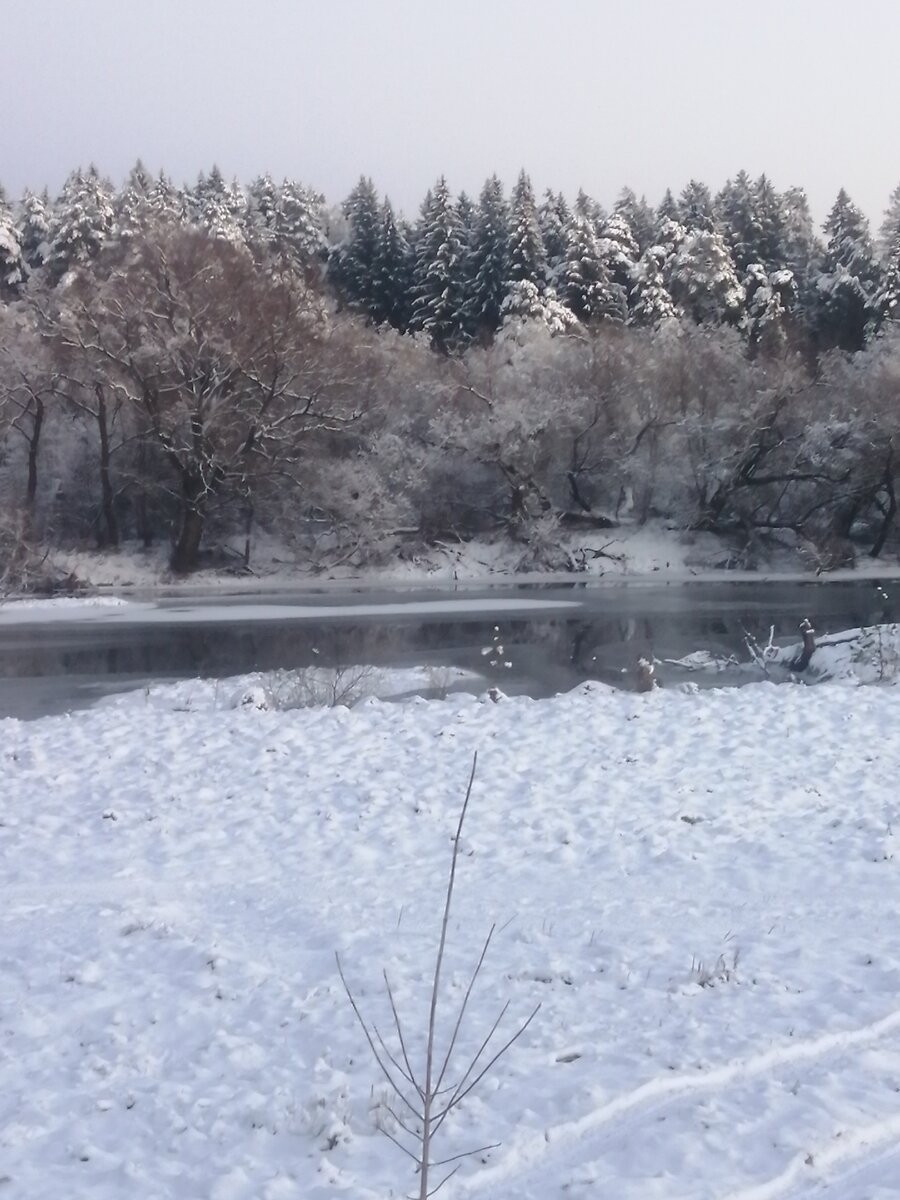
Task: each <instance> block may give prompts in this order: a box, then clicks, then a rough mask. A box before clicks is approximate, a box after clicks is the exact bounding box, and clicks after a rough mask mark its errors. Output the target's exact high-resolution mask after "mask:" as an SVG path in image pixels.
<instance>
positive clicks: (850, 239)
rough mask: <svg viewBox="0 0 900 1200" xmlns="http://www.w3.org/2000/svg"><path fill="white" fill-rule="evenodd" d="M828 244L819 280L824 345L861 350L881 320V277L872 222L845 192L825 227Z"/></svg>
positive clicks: (820, 328)
mask: <svg viewBox="0 0 900 1200" xmlns="http://www.w3.org/2000/svg"><path fill="white" fill-rule="evenodd" d="M825 232H826V234H827V235H828V242H827V244H826V247H825V256H824V269H823V272H822V274H821V275H820V276H819V278H818V281H817V287H818V312H817V319H816V326H817V330H818V334H819V338H820V340H821V341H822V343H823V344H824V345H831V346H838V347H839V348H840V349H842V350H851V351H853V350H861V349H862V347H863V345H864V343H865V339H866V328H867V326H868V325H869V323H870V322H871V321H873V320H875V319H877V313H876V311H875V301H876V296H877V294H878V291H879V272H878V265H877V263H876V261H875V252H874V249H873V246H872V238H871V235H870V233H869V222H868V221H867V220H866V218H865V216H864V215H863V214H862V213H861V212H860V210H859V209H858V208H857V207H856V205H855V204H854V203H853V201H852V200H851V199H850V197H849V196H848V195H847V193H846V192H845V191H844V189H843V188H841V190H840V192H839V193H838V196H837V199H836V200H835V202H834V205H833V206H832V209H831V212H830V213H829V214H828V219H827V220H826V222H825Z"/></svg>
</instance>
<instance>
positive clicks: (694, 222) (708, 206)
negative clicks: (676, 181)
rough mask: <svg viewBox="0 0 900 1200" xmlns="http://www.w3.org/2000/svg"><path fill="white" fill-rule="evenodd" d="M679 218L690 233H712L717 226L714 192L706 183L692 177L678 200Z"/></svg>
mask: <svg viewBox="0 0 900 1200" xmlns="http://www.w3.org/2000/svg"><path fill="white" fill-rule="evenodd" d="M678 219H679V221H680V222H681V224H682V225H684V227H685V228H686V229H687V230H688V232H689V233H697V232H701V233H711V232H712V231H713V229H715V226H716V212H715V205H714V204H713V198H712V194H711V193H710V190H709V188H708V187H707V186H706V184H705V183H701V182H700V181H699V180H697V179H691V180H690V181H689V183H688V184H687V185H686V186H685V188H684V190H683V191H682V193H681V196H680V198H679V201H678Z"/></svg>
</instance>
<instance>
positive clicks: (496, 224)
mask: <svg viewBox="0 0 900 1200" xmlns="http://www.w3.org/2000/svg"><path fill="white" fill-rule="evenodd" d="M509 240H510V239H509V206H508V205H507V203H506V198H505V196H504V194H503V184H502V183H501V182H500V180H499V179H498V178H497V176H496V175H492V176H491V178H490V179H488V180H487V181H486V182H485V185H484V187H483V188H482V189H481V196H480V197H479V200H478V211H477V214H476V217H475V228H474V231H473V234H472V244H471V246H470V248H469V261H468V274H469V278H470V280H471V285H470V294H469V305H468V312H469V320H470V327H471V330H472V333H473V335H475V336H479V335H484V334H491V333H493V332H494V330H496V329H497V328H498V327H499V325H500V320H501V317H500V310H501V308H502V307H503V301H504V299H505V298H506V293H507V291H508V289H509V279H510V269H509V257H508V256H509Z"/></svg>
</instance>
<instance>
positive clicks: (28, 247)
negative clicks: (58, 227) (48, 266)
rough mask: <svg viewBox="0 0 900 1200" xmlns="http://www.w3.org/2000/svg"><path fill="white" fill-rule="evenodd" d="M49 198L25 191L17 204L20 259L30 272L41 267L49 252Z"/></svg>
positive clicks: (44, 194) (45, 194)
mask: <svg viewBox="0 0 900 1200" xmlns="http://www.w3.org/2000/svg"><path fill="white" fill-rule="evenodd" d="M50 221H51V211H50V199H49V197H48V196H47V193H46V192H44V193H43V195H41V196H37V195H35V194H34V193H33V192H26V193H25V195H24V196H23V197H22V201H21V203H20V205H19V220H18V235H19V246H20V248H21V251H22V260H23V262H24V264H25V268H26V270H27V271H28V272H29V273H31V272H32V271H36V270H37V269H38V268H39V267H42V266H43V265H44V263H45V261H46V259H47V255H48V254H49V252H50Z"/></svg>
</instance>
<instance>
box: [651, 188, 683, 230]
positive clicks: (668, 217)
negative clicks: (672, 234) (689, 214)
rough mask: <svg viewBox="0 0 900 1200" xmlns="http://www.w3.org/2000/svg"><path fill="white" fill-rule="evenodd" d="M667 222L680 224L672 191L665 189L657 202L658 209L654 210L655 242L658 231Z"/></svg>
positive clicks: (678, 208)
mask: <svg viewBox="0 0 900 1200" xmlns="http://www.w3.org/2000/svg"><path fill="white" fill-rule="evenodd" d="M668 221H677V222H678V223H679V224H681V209H680V207H679V204H678V201H677V200H676V199H675V197H674V196H673V195H672V189H671V188H666V192H665V195H664V196H663V198H662V200H661V201H660V202H659V208H657V210H656V241H657V242H658V241H659V231H660V229H661V228H662V226H663V225H665V224H666V222H668Z"/></svg>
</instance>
